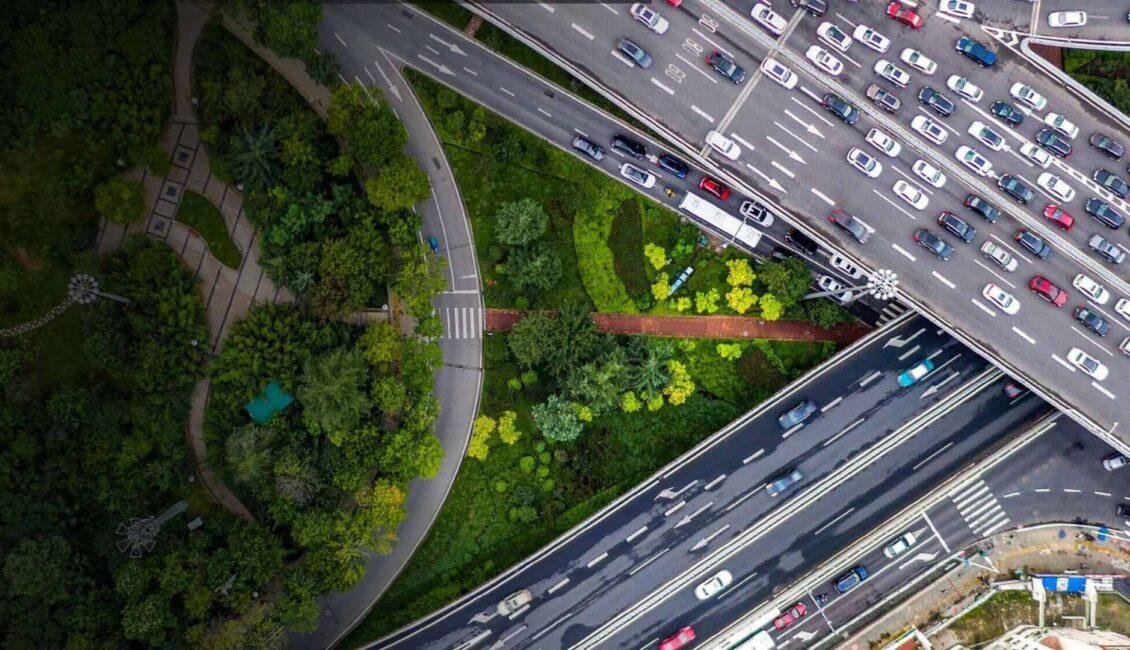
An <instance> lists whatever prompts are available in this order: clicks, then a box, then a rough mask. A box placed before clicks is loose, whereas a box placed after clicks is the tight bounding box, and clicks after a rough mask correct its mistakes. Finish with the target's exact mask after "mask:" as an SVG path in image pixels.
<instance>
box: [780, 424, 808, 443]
mask: <svg viewBox="0 0 1130 650" xmlns="http://www.w3.org/2000/svg"><path fill="white" fill-rule="evenodd" d="M803 426H804V423H803V422H801V423H800V424H794V425H793V426H791V427H789V428H788V430H787V431H785V432H784V433H782V434H781V437H782V438H786V439H787V438H788V437H789V436H791V435H793V434H794V433H796V432H797V431H800V429H801V427H803Z"/></svg>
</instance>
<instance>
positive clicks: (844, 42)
mask: <svg viewBox="0 0 1130 650" xmlns="http://www.w3.org/2000/svg"><path fill="white" fill-rule="evenodd" d="M816 35H817V36H819V37H820V40H822V41H824V42H825V43H827V44H828V45H831V46H832V47H834V48H836V49H837V50H839V51H841V52H847V51H848V48H849V47H851V37H850V36H848V35H847V33H846V32H844V30H842V29H840V28H839V27H836V26H835V25H833V24H832V23H827V22H825V23H820V26H819V27H817V28H816Z"/></svg>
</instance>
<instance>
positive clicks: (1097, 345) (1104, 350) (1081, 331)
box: [1070, 325, 1114, 357]
mask: <svg viewBox="0 0 1130 650" xmlns="http://www.w3.org/2000/svg"><path fill="white" fill-rule="evenodd" d="M1070 327H1071V329H1073V330H1075V333H1076V334H1078V335H1079V336H1082V337H1083V338H1085V339H1087V340H1088V341H1090V342H1091V343H1094V344H1095V347H1097V348H1098V349H1100V350H1102V351H1103V352H1105V353H1106V354H1108V355H1110V356H1111V357H1113V356H1114V353H1113V352H1111V351H1110V350H1107V349H1106V348H1104V347H1102V346H1101V345H1099V344H1098V343H1096V342H1095V340H1094V339H1092V338H1091V337H1089V336H1087V335H1086V334H1084V333H1083V330H1081V329H1079V328H1077V327H1075V326H1074V325H1071V326H1070Z"/></svg>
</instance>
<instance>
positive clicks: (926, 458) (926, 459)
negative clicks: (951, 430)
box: [910, 440, 953, 472]
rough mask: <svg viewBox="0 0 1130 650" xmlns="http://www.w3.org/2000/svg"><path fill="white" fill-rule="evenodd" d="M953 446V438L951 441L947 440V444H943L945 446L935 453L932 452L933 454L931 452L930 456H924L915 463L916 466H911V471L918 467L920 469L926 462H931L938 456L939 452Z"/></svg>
mask: <svg viewBox="0 0 1130 650" xmlns="http://www.w3.org/2000/svg"><path fill="white" fill-rule="evenodd" d="M951 446H953V441H952V440H951V441H949V442H947V443H946V444H945V446H943V447H942V448H941V449H938V450H937V451H935V452H934V453H932V454H930V455H929V456H927V457H925V458H923V459H922V460H920V461H918V463H917V464H915V465H914V467H911V468H910V471H912V472H913V471H916V470H917V469H918V468H919V467H922V466H923V465H925V464H926V463H928V462H930V461H932V460H934V458H935V457H936V456H937V455H938V454H940V453H942V452H943V451H945V450H947V449H949V448H950V447H951Z"/></svg>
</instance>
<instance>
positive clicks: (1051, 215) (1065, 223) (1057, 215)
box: [1044, 205, 1075, 230]
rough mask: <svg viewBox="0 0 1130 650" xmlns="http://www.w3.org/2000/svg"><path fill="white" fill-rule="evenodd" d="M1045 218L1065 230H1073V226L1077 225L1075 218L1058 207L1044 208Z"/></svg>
mask: <svg viewBox="0 0 1130 650" xmlns="http://www.w3.org/2000/svg"><path fill="white" fill-rule="evenodd" d="M1044 216H1045V217H1047V219H1048V221H1050V222H1052V223H1054V224H1055V225H1057V226H1059V227H1060V228H1062V229H1063V230H1071V226H1074V225H1075V217H1073V216H1071V215H1069V214H1067V212H1065V211H1064V210H1063V208H1061V207H1059V206H1058V205H1049V206H1047V207H1045V208H1044Z"/></svg>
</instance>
